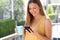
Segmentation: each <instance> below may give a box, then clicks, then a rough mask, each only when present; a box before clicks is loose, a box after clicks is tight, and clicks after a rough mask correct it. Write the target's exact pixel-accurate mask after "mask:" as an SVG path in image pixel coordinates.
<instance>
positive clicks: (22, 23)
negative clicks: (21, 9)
mask: <svg viewBox="0 0 60 40" xmlns="http://www.w3.org/2000/svg"><path fill="white" fill-rule="evenodd" d="M24 24H25V21H21V22H17V25H18V26H20V25H24Z"/></svg>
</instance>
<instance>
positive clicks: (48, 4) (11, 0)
mask: <svg viewBox="0 0 60 40" xmlns="http://www.w3.org/2000/svg"><path fill="white" fill-rule="evenodd" d="M28 1H29V0H0V39H4V40H19V37H18V36H17V33H15V27H16V26H21V25H24V24H25V20H26V13H27V12H26V10H27V3H28ZM40 1H41V3H42V6H43V8H44V11H45V12H46V14H47V18H50V19H51V22H52V40H60V31H59V30H60V27H59V26H60V0H40Z"/></svg>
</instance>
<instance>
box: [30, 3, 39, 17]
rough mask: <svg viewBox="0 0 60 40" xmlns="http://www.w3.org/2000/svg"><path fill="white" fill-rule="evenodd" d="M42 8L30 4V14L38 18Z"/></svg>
mask: <svg viewBox="0 0 60 40" xmlns="http://www.w3.org/2000/svg"><path fill="white" fill-rule="evenodd" d="M39 11H40V8H39V6H38V5H37V4H36V3H30V4H29V12H30V13H31V14H32V15H33V16H38V15H40V14H39Z"/></svg>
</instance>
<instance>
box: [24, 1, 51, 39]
mask: <svg viewBox="0 0 60 40" xmlns="http://www.w3.org/2000/svg"><path fill="white" fill-rule="evenodd" d="M25 25H29V26H30V28H31V29H32V30H33V32H32V31H31V33H30V32H28V31H27V30H25V32H24V35H25V40H51V35H52V25H51V21H50V20H49V19H47V18H46V16H45V13H44V11H43V8H42V5H41V2H40V0H30V1H29V2H28V7H27V19H26V24H25Z"/></svg>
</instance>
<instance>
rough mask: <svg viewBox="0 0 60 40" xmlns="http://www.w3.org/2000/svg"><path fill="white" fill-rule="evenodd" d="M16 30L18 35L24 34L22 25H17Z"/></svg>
mask: <svg viewBox="0 0 60 40" xmlns="http://www.w3.org/2000/svg"><path fill="white" fill-rule="evenodd" d="M17 31H18V34H19V35H23V34H24V27H23V26H17Z"/></svg>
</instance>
